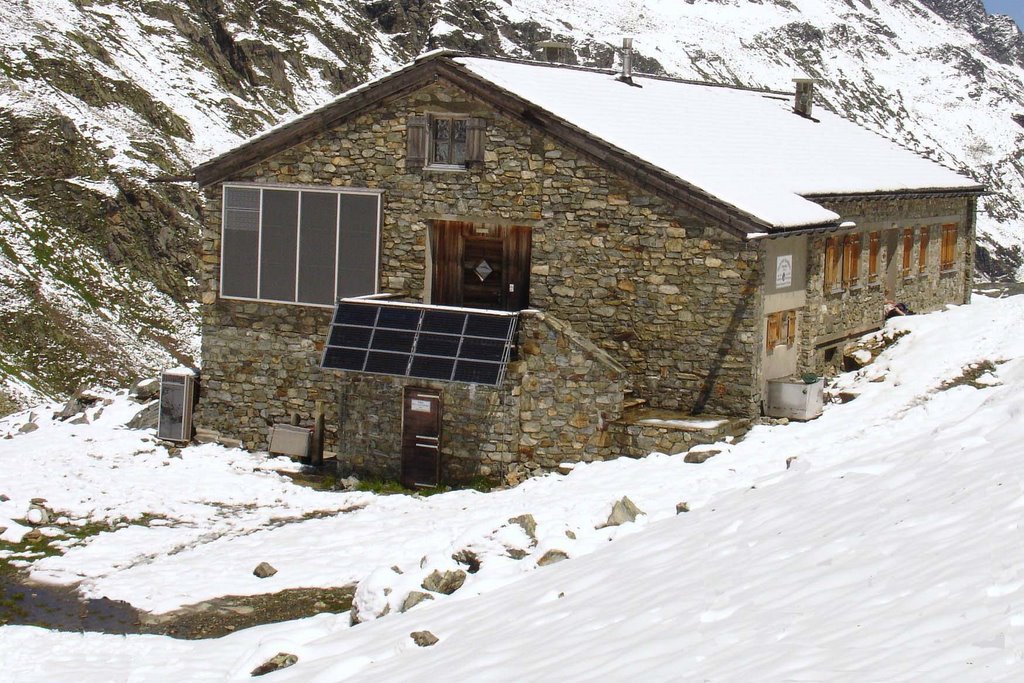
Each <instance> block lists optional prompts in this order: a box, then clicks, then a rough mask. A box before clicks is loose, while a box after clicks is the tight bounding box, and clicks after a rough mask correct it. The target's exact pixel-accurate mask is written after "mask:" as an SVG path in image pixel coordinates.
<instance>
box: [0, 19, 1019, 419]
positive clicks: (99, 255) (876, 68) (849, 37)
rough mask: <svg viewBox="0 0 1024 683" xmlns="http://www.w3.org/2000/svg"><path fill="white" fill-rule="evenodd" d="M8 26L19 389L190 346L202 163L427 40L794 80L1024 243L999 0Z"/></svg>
mask: <svg viewBox="0 0 1024 683" xmlns="http://www.w3.org/2000/svg"><path fill="white" fill-rule="evenodd" d="M6 15H7V16H6V17H5V21H4V22H3V24H2V25H0V329H2V330H3V333H2V334H0V384H2V386H3V387H4V389H3V391H2V392H0V393H2V396H0V409H2V408H3V407H4V406H3V405H2V404H4V403H7V404H10V403H11V402H12V401H25V400H29V399H31V398H33V397H38V396H39V395H59V394H64V393H67V392H69V391H72V390H74V388H75V387H76V386H78V385H79V384H80V383H83V382H88V383H92V382H107V383H111V382H124V381H127V380H129V379H131V378H133V377H135V376H137V375H139V374H141V373H145V372H150V371H152V370H153V369H156V368H159V367H161V366H166V365H168V364H172V363H178V362H189V361H192V360H194V359H195V357H196V353H197V345H196V334H197V328H196V310H195V303H194V300H195V291H194V274H195V267H196V266H195V258H196V252H195V250H196V245H197V236H198V216H199V211H200V206H199V202H198V199H197V194H196V192H195V188H194V186H192V185H191V184H190V183H188V182H187V181H182V180H181V178H182V177H183V176H187V174H188V172H189V169H190V168H191V166H192V165H194V164H195V163H196V162H198V161H201V160H202V159H204V158H206V157H208V156H210V155H212V154H214V153H216V152H219V151H223V150H224V149H227V148H228V147H230V146H232V145H233V144H235V143H237V142H238V141H239V140H241V139H243V138H245V137H247V136H250V135H252V134H254V133H256V132H258V131H260V130H262V129H263V128H265V127H267V126H269V125H272V124H273V123H275V122H277V121H280V120H282V119H285V118H288V117H290V116H292V115H293V114H294V113H296V112H298V111H301V110H304V109H306V108H309V107H312V106H315V105H318V104H321V103H323V102H324V101H325V100H327V99H328V98H331V97H333V96H334V95H336V94H337V93H339V92H341V91H343V90H345V89H346V88H348V87H350V86H352V85H355V84H357V83H360V82H362V81H364V80H366V79H367V78H369V77H371V76H373V75H376V74H379V73H382V72H384V71H386V70H388V69H389V68H391V67H393V66H394V65H396V64H398V63H401V62H403V61H406V60H408V59H409V58H411V57H412V56H414V55H416V54H418V53H419V52H421V51H422V50H424V49H430V48H435V47H450V48H456V49H461V50H466V51H470V52H477V53H488V54H506V55H513V56H519V57H525V56H529V55H530V54H531V50H532V47H533V45H534V44H535V42H536V41H538V40H541V39H546V38H549V37H555V38H558V39H561V40H565V41H567V42H569V43H571V44H572V45H573V48H574V50H575V54H576V56H577V57H576V58H577V60H578V61H579V62H580V63H583V64H589V65H604V66H607V65H610V64H611V63H612V62H613V60H614V59H615V50H614V46H615V45H617V44H618V43H619V41H620V39H621V37H622V36H623V35H632V36H635V47H636V48H637V50H638V52H639V53H640V58H639V59H638V64H637V66H638V70H641V71H649V72H655V73H669V74H673V75H679V76H683V77H687V78H704V79H709V80H715V81H724V82H730V83H742V84H745V85H754V86H767V87H774V88H786V87H787V86H788V85H789V84H790V78H791V77H792V76H794V75H797V74H798V73H809V74H811V75H813V76H815V77H818V78H820V79H822V82H823V86H822V95H821V96H822V99H823V100H824V102H825V103H826V104H827V105H828V106H831V107H832V108H834V109H836V110H838V111H841V112H844V113H846V114H847V115H848V116H850V117H852V118H854V119H855V120H857V121H859V122H861V123H863V124H864V125H866V126H868V127H870V128H873V129H875V130H878V131H880V132H881V133H883V134H885V135H888V136H889V137H892V138H894V139H897V140H899V141H900V142H902V143H903V144H906V145H907V146H909V147H911V148H913V149H916V150H918V151H920V152H921V153H923V154H928V155H930V156H932V157H933V158H935V159H938V160H941V161H943V162H944V163H947V164H948V165H950V166H953V167H956V168H960V169H963V170H965V171H967V172H968V173H970V174H972V175H974V176H975V177H977V178H978V179H980V180H983V181H984V182H987V183H989V184H990V185H991V187H992V189H993V190H994V191H995V194H994V195H992V196H991V197H989V198H987V199H986V200H985V202H984V212H983V216H982V218H981V221H980V229H981V232H982V237H981V242H982V246H983V247H984V249H983V251H982V252H981V253H980V257H979V266H980V267H981V269H982V270H983V271H984V272H985V273H986V274H989V275H994V276H1006V275H1010V274H1013V273H1015V272H1016V271H1017V270H1018V269H1019V268H1020V266H1021V263H1022V253H1021V245H1022V244H1024V225H1022V219H1024V163H1022V159H1021V156H1022V154H1021V149H1022V143H1024V128H1022V126H1024V87H1022V86H1024V37H1022V36H1021V33H1020V31H1019V30H1018V29H1017V27H1016V25H1015V24H1013V22H1012V21H1010V20H1008V19H1006V18H1001V17H991V16H989V15H987V14H986V13H985V11H984V8H983V7H982V5H981V2H980V0H684V1H680V0H621V2H618V3H609V2H606V1H605V0H576V1H570V0H370V1H368V2H360V1H357V0H303V1H301V2H289V1H285V0H31V2H30V1H29V0H14V1H12V2H10V3H8V4H7V11H6Z"/></svg>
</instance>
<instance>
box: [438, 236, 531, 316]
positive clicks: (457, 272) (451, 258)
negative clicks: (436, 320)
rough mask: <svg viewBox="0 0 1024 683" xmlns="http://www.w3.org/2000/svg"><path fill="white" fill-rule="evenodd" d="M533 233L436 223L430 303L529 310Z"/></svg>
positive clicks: (501, 309) (503, 309) (505, 309)
mask: <svg viewBox="0 0 1024 683" xmlns="http://www.w3.org/2000/svg"><path fill="white" fill-rule="evenodd" d="M531 236H532V233H531V230H530V228H528V227H523V226H504V225H485V224H481V223H470V222H466V221H434V223H433V225H432V226H431V232H430V245H431V251H432V253H433V284H432V287H431V303H434V304H440V305H442V306H466V307H469V308H489V309H494V310H499V311H520V310H522V309H524V308H527V307H529V305H530V250H531Z"/></svg>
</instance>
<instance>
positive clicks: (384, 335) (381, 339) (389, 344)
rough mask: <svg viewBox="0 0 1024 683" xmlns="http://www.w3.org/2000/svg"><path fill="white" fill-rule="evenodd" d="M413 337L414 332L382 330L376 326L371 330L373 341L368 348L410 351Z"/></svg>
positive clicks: (414, 336)
mask: <svg viewBox="0 0 1024 683" xmlns="http://www.w3.org/2000/svg"><path fill="white" fill-rule="evenodd" d="M415 338H416V333H415V332H399V331H397V330H382V329H379V328H378V329H376V330H374V331H373V342H372V343H371V344H370V348H372V349H374V350H379V351H401V352H402V353H411V352H412V342H413V340H414V339H415Z"/></svg>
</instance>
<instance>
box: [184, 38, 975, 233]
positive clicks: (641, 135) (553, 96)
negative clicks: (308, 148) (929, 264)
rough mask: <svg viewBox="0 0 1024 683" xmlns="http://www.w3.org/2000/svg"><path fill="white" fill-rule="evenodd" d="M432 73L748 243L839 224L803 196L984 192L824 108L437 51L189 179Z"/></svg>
mask: <svg viewBox="0 0 1024 683" xmlns="http://www.w3.org/2000/svg"><path fill="white" fill-rule="evenodd" d="M437 76H440V77H442V78H444V77H446V76H447V77H456V76H458V77H465V76H469V77H471V78H472V79H473V80H474V81H476V82H477V84H479V85H483V86H484V87H485V88H486V90H487V94H494V95H495V96H496V97H497V98H498V99H501V100H508V99H510V98H511V99H513V100H515V101H517V102H519V103H520V104H521V103H527V104H528V105H529V106H530V107H532V108H536V109H538V110H543V111H546V112H548V114H550V115H551V116H552V117H553V118H554V120H555V121H557V122H559V125H558V126H556V128H558V127H559V126H560V127H561V128H560V130H561V133H560V132H558V131H549V132H551V134H553V135H559V134H562V133H565V131H574V132H578V133H582V134H583V135H585V136H586V137H587V138H588V139H589V140H591V141H594V143H595V144H597V145H598V152H599V153H601V154H602V155H603V152H604V151H605V150H607V151H609V152H614V151H615V150H618V152H620V153H621V154H619V155H618V156H617V157H616V158H623V159H626V162H624V163H625V164H626V166H625V168H626V169H627V170H628V168H629V166H628V164H629V163H633V162H635V163H636V164H638V165H645V166H647V167H648V168H647V170H648V171H650V170H652V169H653V170H654V171H655V173H656V174H660V175H662V176H664V177H663V178H662V180H664V181H665V182H667V183H668V184H669V185H670V186H673V187H675V188H677V189H679V190H681V192H682V194H683V195H684V196H686V193H690V196H693V197H694V198H695V199H699V200H701V201H704V202H705V205H706V202H707V200H711V202H712V203H713V204H714V205H716V206H717V207H718V208H719V209H722V210H724V215H727V216H728V218H726V219H725V220H727V221H731V220H733V219H734V218H735V217H737V216H738V217H740V223H741V224H746V225H745V226H744V227H740V228H739V229H740V230H742V231H744V234H746V235H747V236H748V237H749V236H751V234H752V233H758V234H760V233H761V232H763V231H764V230H765V229H766V228H767V229H786V228H798V227H807V226H820V225H830V226H831V225H836V224H838V223H839V221H840V220H841V218H840V216H839V215H838V214H836V213H834V212H833V211H830V210H828V209H826V208H825V207H823V206H821V205H820V204H818V203H816V202H815V201H814V197H813V195H850V194H873V193H885V192H897V193H900V192H925V191H947V192H980V191H982V190H983V189H984V188H983V187H982V186H981V185H979V184H978V183H977V182H975V181H974V180H972V179H970V178H967V177H965V176H963V175H960V174H959V173H956V172H954V171H952V170H950V169H948V168H946V167H944V166H942V165H940V164H938V163H936V162H934V161H930V160H928V159H925V158H924V157H922V156H920V155H918V154H916V153H914V152H911V151H910V150H908V149H906V148H904V147H901V146H900V145H898V144H896V143H894V142H892V141H891V140H887V139H886V138H883V137H881V136H880V135H878V134H876V133H873V132H871V131H868V130H867V129H865V128H862V127H861V126H859V125H857V124H855V123H853V122H851V121H848V120H846V119H844V118H842V117H841V116H837V115H835V114H832V113H831V112H828V111H826V110H824V109H823V108H819V109H816V110H815V112H814V117H813V118H807V117H804V116H801V115H799V114H796V113H794V111H793V102H792V96H791V95H787V94H785V93H779V92H770V91H765V90H755V89H750V88H739V87H728V86H722V85H716V84H703V83H695V82H693V81H683V80H676V79H669V78H659V77H652V76H642V75H634V76H633V79H632V83H633V85H630V84H627V83H624V82H622V81H620V80H618V78H617V75H616V74H615V73H613V72H610V71H608V70H604V69H585V68H579V67H568V66H564V65H554V64H549V63H545V62H523V61H515V60H509V59H501V58H493V57H471V56H465V55H460V54H459V53H453V52H450V51H445V50H435V51H432V52H429V53H425V54H424V55H421V56H420V57H418V58H417V59H416V60H415V61H414V62H411V63H410V64H407V65H405V66H403V67H402V68H400V69H397V70H396V71H392V72H390V73H388V74H386V75H384V76H381V77H379V78H377V79H374V80H372V81H369V82H367V83H364V84H363V85H361V86H358V87H356V88H353V89H352V90H349V91H348V92H346V93H344V94H343V95H341V96H340V97H338V98H337V99H335V100H334V101H333V102H330V103H328V104H326V105H324V106H322V107H319V108H318V109H315V110H313V111H310V112H307V113H305V114H303V115H302V116H299V117H297V118H294V119H292V120H290V121H287V122H285V123H282V124H280V125H278V126H275V127H274V128H271V129H270V130H268V131H265V132H263V133H261V134H260V135H258V136H256V137H254V138H252V139H250V140H248V141H246V142H244V143H242V144H241V145H239V146H238V147H235V148H234V149H232V150H230V151H228V152H225V153H223V154H221V155H219V156H217V157H215V158H213V159H210V160H209V161H206V162H205V163H203V164H200V165H199V166H197V167H196V169H195V173H196V179H197V180H198V182H199V183H200V184H201V185H207V184H210V183H213V182H217V181H220V180H223V179H224V178H226V177H227V176H228V175H230V173H231V172H233V171H234V170H236V169H238V168H244V167H245V166H248V165H249V164H252V163H254V162H256V161H258V160H260V159H262V158H265V157H266V156H268V155H270V154H273V153H275V152H276V151H277V150H280V149H285V148H287V147H290V146H292V145H294V144H297V143H298V142H299V141H301V140H302V139H304V138H306V137H309V136H313V135H317V134H319V133H320V132H322V131H323V130H324V129H325V128H327V127H330V126H331V125H334V124H335V123H337V122H338V121H340V120H342V119H343V118H345V117H346V116H349V115H352V114H354V113H356V112H358V111H361V110H363V109H365V108H366V107H370V106H373V105H374V104H376V103H377V102H379V101H381V100H382V99H383V98H384V97H386V96H389V95H393V94H397V93H399V92H402V91H404V90H405V89H407V88H409V87H413V86H415V85H416V84H417V83H418V82H419V81H423V82H426V79H428V78H434V77H437ZM637 86H639V87H637ZM477 94H480V93H479V92H478V93H477ZM499 95H500V97H499ZM612 156H615V155H612ZM606 158H607V157H606ZM608 163H610V164H613V162H612V161H611V160H609V161H608ZM613 167H614V165H613ZM619 169H620V170H622V169H623V166H622V163H621V162H620V163H619ZM701 194H702V195H703V197H701V196H700V195H701ZM730 227H736V226H734V225H732V224H731V223H730Z"/></svg>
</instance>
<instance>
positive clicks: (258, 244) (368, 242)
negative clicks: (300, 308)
mask: <svg viewBox="0 0 1024 683" xmlns="http://www.w3.org/2000/svg"><path fill="white" fill-rule="evenodd" d="M379 225H380V195H379V194H376V193H366V192H362V193H354V192H351V191H347V192H341V191H331V190H292V189H282V188H279V187H255V186H252V185H249V186H233V185H225V186H224V217H223V226H224V230H223V234H222V240H221V277H220V293H221V296H224V297H229V298H236V299H256V300H261V301H281V302H286V303H301V304H313V305H322V306H330V305H333V304H334V303H335V301H336V299H337V298H339V297H344V296H359V295H362V294H374V293H376V291H377V263H378V260H379V259H378V251H379V242H380V238H379Z"/></svg>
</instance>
